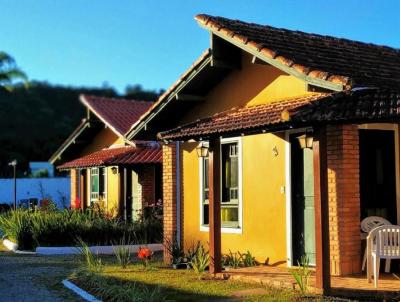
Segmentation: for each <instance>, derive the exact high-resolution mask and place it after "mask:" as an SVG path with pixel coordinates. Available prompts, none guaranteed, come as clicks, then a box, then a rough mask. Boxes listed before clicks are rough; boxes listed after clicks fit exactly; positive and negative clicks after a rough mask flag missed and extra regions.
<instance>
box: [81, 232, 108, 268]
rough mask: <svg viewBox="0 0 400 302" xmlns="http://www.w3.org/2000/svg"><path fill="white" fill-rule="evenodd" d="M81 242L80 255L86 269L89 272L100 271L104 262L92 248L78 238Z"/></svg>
mask: <svg viewBox="0 0 400 302" xmlns="http://www.w3.org/2000/svg"><path fill="white" fill-rule="evenodd" d="M78 242H79V244H80V246H81V247H80V248H79V250H80V256H81V261H82V263H83V267H84V269H85V270H86V271H87V272H89V273H99V272H101V271H102V269H103V264H102V262H101V259H100V257H99V256H98V255H94V254H93V253H92V251H91V250H90V248H89V247H88V246H87V244H86V243H85V242H83V241H82V240H81V239H78Z"/></svg>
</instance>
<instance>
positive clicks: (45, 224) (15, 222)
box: [0, 209, 162, 249]
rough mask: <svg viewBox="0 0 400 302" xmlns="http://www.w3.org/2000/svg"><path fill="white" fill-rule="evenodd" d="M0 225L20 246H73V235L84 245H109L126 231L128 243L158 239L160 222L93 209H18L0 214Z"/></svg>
mask: <svg viewBox="0 0 400 302" xmlns="http://www.w3.org/2000/svg"><path fill="white" fill-rule="evenodd" d="M0 229H1V230H2V231H3V233H4V235H6V236H7V237H8V238H9V239H11V240H13V241H16V242H17V243H18V245H19V246H20V247H21V248H24V249H33V248H35V247H36V246H66V245H67V246H71V245H72V246H75V245H76V240H77V238H78V237H79V238H81V239H82V240H83V241H84V242H86V244H88V245H111V244H112V243H113V242H115V241H116V240H121V238H122V237H123V236H125V235H127V236H128V237H129V238H132V239H133V240H132V243H135V244H139V243H140V244H146V243H157V242H161V240H162V224H161V222H160V221H158V220H156V219H146V220H142V221H139V222H135V223H129V222H124V221H120V220H118V219H113V218H108V217H106V216H104V215H103V213H101V212H98V211H95V210H90V209H89V210H87V211H85V212H82V211H80V210H62V211H36V212H31V211H28V210H23V209H18V210H16V211H9V212H7V213H4V214H1V215H0Z"/></svg>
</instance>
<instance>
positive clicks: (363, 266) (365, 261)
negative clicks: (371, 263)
mask: <svg viewBox="0 0 400 302" xmlns="http://www.w3.org/2000/svg"><path fill="white" fill-rule="evenodd" d="M366 263H367V247H365V251H364V257H363V262H362V267H361V270H362V271H365V264H366Z"/></svg>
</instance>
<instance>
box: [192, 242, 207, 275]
mask: <svg viewBox="0 0 400 302" xmlns="http://www.w3.org/2000/svg"><path fill="white" fill-rule="evenodd" d="M189 264H190V266H191V267H192V268H193V270H194V271H195V272H196V273H197V274H198V275H199V278H200V276H201V274H202V273H204V271H205V270H206V269H207V267H208V266H209V264H210V255H209V252H208V251H206V250H205V249H204V247H203V245H201V244H200V245H199V248H198V249H197V253H196V254H195V255H194V256H193V258H192V260H191V261H190V263H189Z"/></svg>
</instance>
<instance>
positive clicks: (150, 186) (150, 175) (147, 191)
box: [139, 165, 157, 205]
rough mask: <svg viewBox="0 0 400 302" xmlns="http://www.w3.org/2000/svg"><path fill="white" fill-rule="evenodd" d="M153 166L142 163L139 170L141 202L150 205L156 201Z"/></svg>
mask: <svg viewBox="0 0 400 302" xmlns="http://www.w3.org/2000/svg"><path fill="white" fill-rule="evenodd" d="M154 169H155V167H154V166H152V165H144V166H143V168H142V169H141V170H140V174H139V183H140V184H141V185H142V204H143V205H146V204H147V205H151V204H154V203H156V202H157V200H155V197H154V195H155V191H154V189H155V174H154V172H155V170H154Z"/></svg>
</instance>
